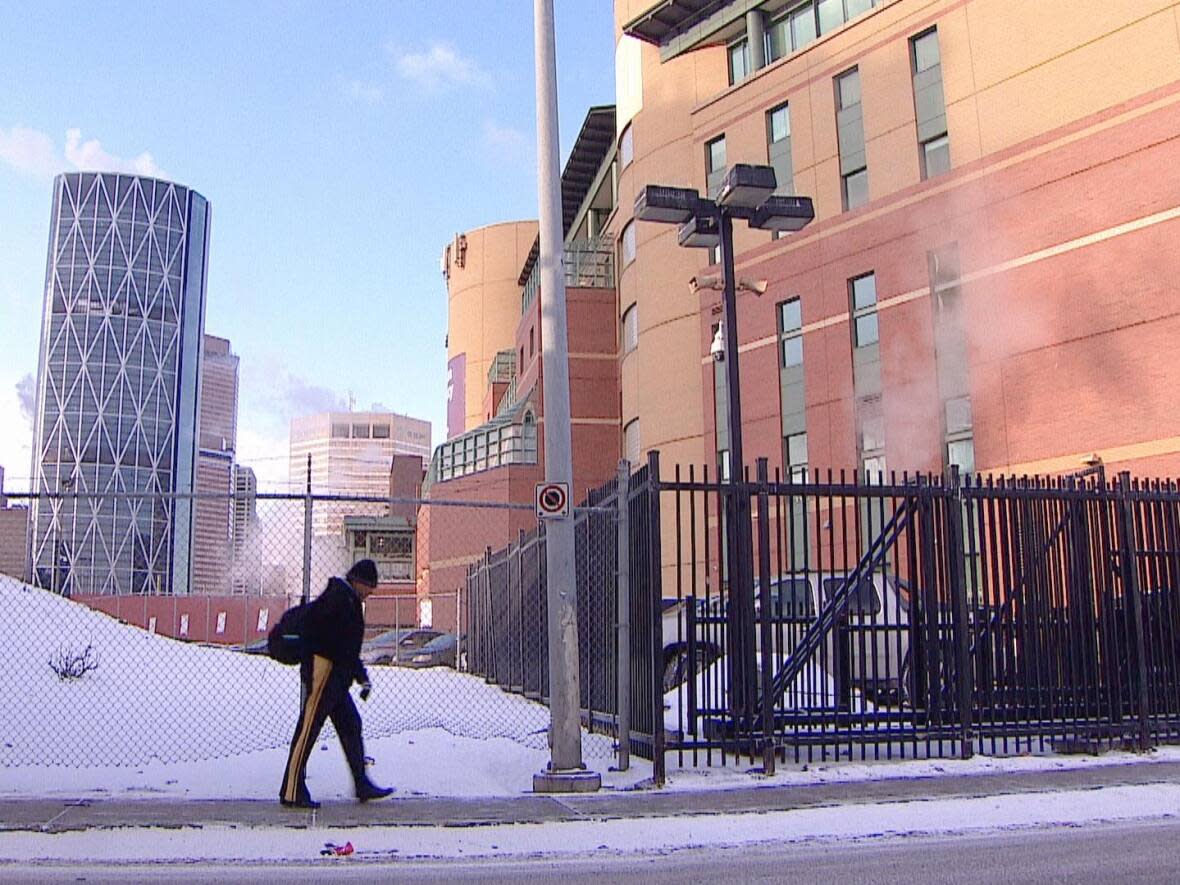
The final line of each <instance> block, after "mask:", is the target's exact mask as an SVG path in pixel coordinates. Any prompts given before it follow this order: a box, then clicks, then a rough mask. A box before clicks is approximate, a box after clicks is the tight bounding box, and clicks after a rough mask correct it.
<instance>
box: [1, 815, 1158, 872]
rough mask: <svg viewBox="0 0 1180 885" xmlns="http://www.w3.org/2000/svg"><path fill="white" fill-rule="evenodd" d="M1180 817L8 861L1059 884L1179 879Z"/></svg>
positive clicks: (196, 868) (203, 868) (185, 868)
mask: <svg viewBox="0 0 1180 885" xmlns="http://www.w3.org/2000/svg"><path fill="white" fill-rule="evenodd" d="M1178 839H1180V820H1173V819H1169V820H1163V821H1153V822H1149V823H1134V824H1117V825H1104V826H1100V825H1095V826H1090V827H1084V828H1081V827H1079V828H1070V829H1045V830H1035V831H1021V832H1009V833H992V834H986V835H982V836H980V835H974V836H970V837H939V838H907V839H895V840H889V841H873V842H857V843H828V844H823V845H796V846H785V847H782V848H765V847H763V848H756V849H751V848H731V849H710V850H709V851H695V850H686V851H679V852H675V853H673V854H670V855H665V856H661V857H643V856H641V857H616V856H609V857H596V858H593V859H576V860H563V861H551V860H530V861H512V862H505V861H485V862H481V863H468V862H442V861H440V862H437V863H432V864H422V863H395V864H384V863H382V864H377V863H365V862H346V861H342V860H337V861H331V862H325V863H319V864H305V865H298V866H283V867H281V868H280V867H277V866H274V865H266V866H262V865H259V866H237V865H234V866H229V865H206V864H185V865H167V866H157V865H139V866H132V867H127V866H123V867H96V868H88V867H84V866H78V865H70V866H43V867H38V868H35V869H25V868H19V867H16V866H4V865H0V881H2V882H5V883H13V885H42V883H55V885H56V883H63V882H85V883H87V885H115V883H148V882H150V883H193V882H210V881H216V882H218V883H219V885H238V883H240V885H269V883H271V882H276V881H281V882H283V883H284V885H287V883H291V885H302V883H307V885H311V883H318V882H356V883H360V882H365V883H367V882H373V881H407V882H415V883H434V882H437V883H443V882H455V881H458V882H473V881H480V882H527V881H530V880H532V881H536V880H537V879H538V877H541V876H544V877H545V878H547V879H558V880H559V881H562V882H571V883H585V885H591V883H593V885H602V882H603V881H604V880H605V881H617V880H620V879H622V878H623V877H635V876H642V877H643V878H642V881H643V882H644V883H645V885H646V883H651V885H693V883H702V885H717V883H718V882H784V881H789V882H792V883H807V882H816V883H823V885H831V883H833V882H839V883H848V885H856V883H865V885H868V883H873V885H878V883H890V882H896V883H899V885H900V883H904V885H914V883H922V882H938V883H946V885H967V883H987V885H995V883H997V882H1002V883H1004V885H1025V883H1027V885H1044V883H1059V882H1080V883H1090V882H1119V883H1126V885H1133V883H1141V882H1180V852H1177V851H1176V850H1175V845H1176V844H1177V840H1178Z"/></svg>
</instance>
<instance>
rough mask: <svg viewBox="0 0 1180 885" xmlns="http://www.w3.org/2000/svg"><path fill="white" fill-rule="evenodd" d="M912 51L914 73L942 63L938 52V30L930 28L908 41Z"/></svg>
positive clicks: (919, 72)
mask: <svg viewBox="0 0 1180 885" xmlns="http://www.w3.org/2000/svg"><path fill="white" fill-rule="evenodd" d="M910 44H911V46H912V48H913V53H914V59H913V60H914V73H915V74H921V73H922V72H923V71H929V70H931V69H932V68H934V67H937V66H938V65H940V64H941V63H942V59H941V57H940V56H939V53H938V30H937V29H936V28H931V29H930V30H929V31H927V32H926V33H924V34H919V35H918V36H917V37H915V38H914V39H913V40H911V41H910Z"/></svg>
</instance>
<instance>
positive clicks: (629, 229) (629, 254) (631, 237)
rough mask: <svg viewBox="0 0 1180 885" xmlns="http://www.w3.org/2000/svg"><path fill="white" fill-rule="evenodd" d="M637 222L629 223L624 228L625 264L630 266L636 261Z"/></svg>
mask: <svg viewBox="0 0 1180 885" xmlns="http://www.w3.org/2000/svg"><path fill="white" fill-rule="evenodd" d="M635 248H636V245H635V222H634V221H629V222H627V226H626V227H625V228H623V264H630V263H631V262H632V261H634V260H635Z"/></svg>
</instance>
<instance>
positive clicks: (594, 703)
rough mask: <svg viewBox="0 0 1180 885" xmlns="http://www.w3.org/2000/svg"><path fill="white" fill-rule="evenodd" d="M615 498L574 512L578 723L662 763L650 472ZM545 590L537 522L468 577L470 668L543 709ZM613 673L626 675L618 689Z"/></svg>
mask: <svg viewBox="0 0 1180 885" xmlns="http://www.w3.org/2000/svg"><path fill="white" fill-rule="evenodd" d="M623 496H624V504H625V507H624V508H623V509H621V508H620V502H619V483H618V482H610V483H608V484H606V485H604V486H602V487H601V488H599V489H596V490H594V491H592V492H591V493H590V494H589V495H588V496H587V498H586V500H585V501H584V502H583V504H582V505H581V506H579V507H576V508H574V527H575V549H576V553H575V555H576V564H577V615H578V652H579V655H578V660H579V689H580V693H581V710H582V721H583V724H584V725H585V726H586V727H588V728H590V729H591V730H592V731H595V732H598V733H602V734H610V735H614V736H616V738H617V737H618V736H619V735H620V734H621V733H622V734H626V735H629V740H628V747H627V750H628V751H629V752H634V753H636V754H637V755H640V756H643V757H645V758H649V759H651V758H653V757H661V756H662V752H661V751H660V742H661V741H662V739H663V729H662V728H660V727H658V725H657V723H659V722H660V719H659V716H658V715H657V712H656V711H657V709H658V707H659V705H660V703H661V702H662V691H661V689H660V682H659V681H660V673H661V671H660V669H659V668H658V667H657V661H658V659H659V649H658V647H657V646H656V641H657V640H656V637H657V634H658V629H659V628H658V624H659V605H660V596H659V592H658V590H657V589H653V588H658V586H659V584H658V569H659V553H658V546H659V543H658V538H659V524H658V511H657V510H656V509H655V505H656V502H657V498H656V497H655V496H654V495H653V494H652V493H651V485H650V483H649V481H648V467H646V466H645V467H643V468H641V469H640V470H639V471H638V472H636V473H635V474H634V475H632V476H630V477H628V479H627V485H626V488H625V490H624V492H623ZM620 527H621V528H622V530H621V531H620ZM620 536H621V537H622V539H623V548H622V549H623V550H624V552H625V556H624V557H620V555H619V553H620ZM547 587H548V584H547V576H546V569H545V527H544V524H543V523H542V524H541V525H539V526H538V527H537V529H536V530H535V531H533V532H529V533H525V532H521V533H520V536H519V538H518V539H517V540H516V541H514V542H513V543H512V544H510V545H508V546H507V547H505V548H502V549H500V550H497V551H492V550H490V549H489V550H488V551H487V552H486V555H485V556H484V558H483V559H482V560H481V561H480V562H478V563H476V564H474V565H472V566H471V568H470V569H469V571H468V575H467V598H468V599H469V600H470V604H469V606H468V611H467V617H468V620H467V625H466V633H467V636H468V649H467V653H468V656H467V666H468V669H469V670H470V672H472V673H476V674H480V675H483V676H484V677H485V678H486V679H487V681H488V682H489V683H492V684H494V685H498V686H499V687H500V688H502V689H504V690H506V691H510V692H515V693H519V694H522V695H524V696H525V697H527V698H531V699H535V700H539V701H542V702H546V703H547V702H548V694H549V662H548V652H549V646H548V636H547V630H546V624H547V621H546V618H547V612H548V603H547ZM620 667H623V668H625V669H626V672H627V673H628V678H627V679H625V680H623V682H622V683H620V679H619V668H620ZM620 696H622V698H623V701H624V702H623V705H622V706H623V708H624V709H622V710H621V708H620ZM621 713H622V716H620V714H621ZM628 714H629V715H628Z"/></svg>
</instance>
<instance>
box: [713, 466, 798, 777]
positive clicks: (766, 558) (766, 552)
mask: <svg viewBox="0 0 1180 885" xmlns="http://www.w3.org/2000/svg"><path fill="white" fill-rule="evenodd" d="M757 465H758V466H757V471H758V605H759V608H760V609H761V612H760V615H761V617H760V618H759V622H760V623H759V625H758V627H759V630H760V631H761V635H760V640H761V643H762V654H761V669H762V672H761V676H762V692H761V694H762V705H761V706H762V771H763V773H764V774H767V775H772V774H774V761H775V758H774V757H775V746H774V693H773V691H772V689H771V685H772V681H773V678H774V677H773V674H772V673H771V666H772V661H771V658H772V657H773V650H772V648H771V643H772V642H773V636H772V633H771V629H770V619H771V617H773V616H774V615H776V614H777V612H776V611H774V608H773V607H772V604H771V600H770V581H771V576H770V471H769V466H768V463H767V460H766V459H765V458H759V459H758V462H757ZM693 668H694V672H695V661H694V662H693Z"/></svg>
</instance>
